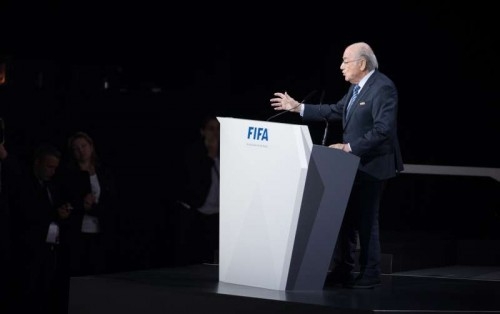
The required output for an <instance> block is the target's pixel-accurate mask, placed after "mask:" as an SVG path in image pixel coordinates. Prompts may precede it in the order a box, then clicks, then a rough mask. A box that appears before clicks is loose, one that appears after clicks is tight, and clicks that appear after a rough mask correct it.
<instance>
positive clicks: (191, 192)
mask: <svg viewBox="0 0 500 314" xmlns="http://www.w3.org/2000/svg"><path fill="white" fill-rule="evenodd" d="M213 166H214V161H213V159H211V158H210V157H209V156H208V152H207V148H206V147H205V145H204V143H203V140H202V139H199V140H197V141H195V142H194V143H193V144H191V145H190V146H189V147H188V148H187V150H186V152H185V155H184V165H183V174H184V175H183V177H182V180H183V182H182V191H181V200H182V201H183V202H185V203H186V204H189V206H191V208H193V209H198V208H200V207H201V206H203V204H204V203H205V200H206V198H207V196H208V192H209V190H210V186H211V184H212V167H213Z"/></svg>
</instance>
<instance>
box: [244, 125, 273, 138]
mask: <svg viewBox="0 0 500 314" xmlns="http://www.w3.org/2000/svg"><path fill="white" fill-rule="evenodd" d="M247 139H251V140H257V141H269V136H268V134H267V128H257V127H253V126H249V127H248V134H247Z"/></svg>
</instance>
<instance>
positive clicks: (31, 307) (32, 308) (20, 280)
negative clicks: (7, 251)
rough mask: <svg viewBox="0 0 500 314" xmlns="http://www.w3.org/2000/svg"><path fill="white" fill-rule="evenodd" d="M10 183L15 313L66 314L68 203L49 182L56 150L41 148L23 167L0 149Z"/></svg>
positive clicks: (56, 159)
mask: <svg viewBox="0 0 500 314" xmlns="http://www.w3.org/2000/svg"><path fill="white" fill-rule="evenodd" d="M0 146H1V147H0V157H2V163H3V166H4V168H3V169H4V170H5V171H9V172H10V173H13V174H14V173H15V177H14V175H13V178H12V179H11V180H10V183H11V184H10V186H9V191H8V193H9V205H10V206H11V209H12V220H11V221H12V226H11V233H12V238H13V253H14V261H15V264H16V265H15V267H16V269H15V270H14V273H15V276H16V282H17V286H16V287H15V288H16V290H17V291H16V294H17V295H16V300H14V301H13V303H14V306H13V307H14V310H16V312H17V311H19V312H29V313H51V314H66V313H67V312H68V297H69V268H68V266H69V245H70V244H69V236H68V232H69V226H70V224H69V221H70V219H69V218H70V214H71V208H72V207H71V205H70V204H69V203H65V202H63V201H62V199H61V198H60V186H59V185H58V183H57V182H54V181H53V180H52V178H53V176H54V174H55V171H56V169H57V167H58V166H59V161H60V159H61V154H60V152H59V151H58V150H57V149H56V148H55V147H52V146H50V145H40V146H39V147H38V148H37V149H36V151H35V154H34V159H33V163H32V164H31V165H30V166H28V167H25V166H23V165H22V163H21V162H20V161H19V162H18V160H16V159H15V158H14V157H13V156H10V155H9V156H8V154H7V151H6V150H5V148H4V147H3V145H0Z"/></svg>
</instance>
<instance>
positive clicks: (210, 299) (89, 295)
mask: <svg viewBox="0 0 500 314" xmlns="http://www.w3.org/2000/svg"><path fill="white" fill-rule="evenodd" d="M218 272H219V269H218V266H217V265H191V266H185V267H169V268H161V269H149V270H141V271H132V272H127V273H117V274H108V275H102V276H89V277H74V278H71V289H70V305H69V310H70V312H69V313H70V314H83V313H89V314H90V313H92V314H101V313H106V314H109V313H120V314H128V313H139V314H153V313H155V314H156V313H204V314H206V313H308V314H310V313H406V314H408V313H427V314H429V313H447V314H448V313H461V314H464V313H500V281H498V280H471V279H452V278H438V277H429V276H420V275H415V276H412V275H411V274H408V273H405V274H402V275H398V274H397V273H396V274H388V275H383V276H382V281H383V283H382V285H381V286H379V287H376V288H374V289H366V290H364V289H363V290H353V289H346V288H342V287H338V286H328V285H325V287H324V289H323V290H321V291H275V290H268V289H261V288H255V287H249V286H241V285H234V284H228V283H223V282H219V280H218Z"/></svg>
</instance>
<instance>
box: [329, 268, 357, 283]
mask: <svg viewBox="0 0 500 314" xmlns="http://www.w3.org/2000/svg"><path fill="white" fill-rule="evenodd" d="M353 283H354V276H353V275H352V274H351V273H346V272H338V271H332V272H331V273H328V275H327V276H326V280H325V284H326V285H328V286H335V285H342V286H346V285H350V284H353Z"/></svg>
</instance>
